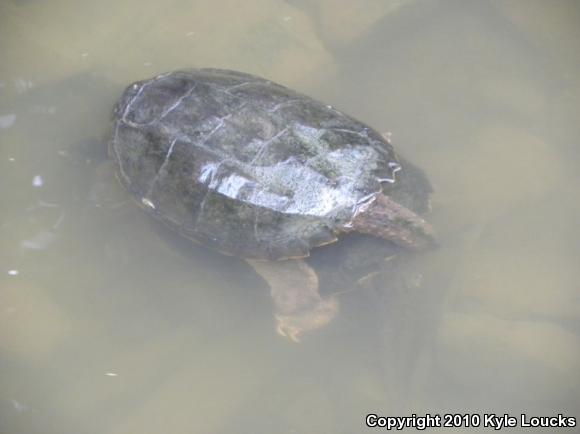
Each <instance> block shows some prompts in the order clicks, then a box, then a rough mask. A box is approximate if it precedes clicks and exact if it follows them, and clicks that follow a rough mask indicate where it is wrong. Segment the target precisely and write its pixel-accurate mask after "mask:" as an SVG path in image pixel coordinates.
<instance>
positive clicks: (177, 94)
mask: <svg viewBox="0 0 580 434" xmlns="http://www.w3.org/2000/svg"><path fill="white" fill-rule="evenodd" d="M113 117H114V126H113V137H112V140H111V142H110V146H109V151H110V154H111V156H112V157H113V158H114V159H115V160H116V162H117V166H118V176H119V178H120V180H121V182H122V183H123V184H124V185H125V186H126V187H127V189H128V190H129V192H130V193H131V194H132V195H133V196H134V197H135V198H136V199H137V200H138V201H139V203H141V204H142V206H143V207H144V208H145V209H146V210H148V211H149V212H150V213H151V214H153V215H154V216H155V217H156V218H158V219H160V220H161V221H163V222H164V223H166V224H167V225H169V226H170V227H171V228H173V229H175V230H177V231H179V232H180V233H182V234H183V235H185V236H187V237H189V238H191V239H194V240H196V241H199V242H201V243H203V244H205V245H207V246H209V247H211V248H214V249H216V250H218V251H220V252H222V253H225V254H230V255H238V256H241V257H245V258H254V259H284V258H290V257H303V256H307V255H308V254H309V251H310V249H311V248H313V247H316V246H319V245H323V244H327V243H330V242H333V241H335V240H336V234H338V233H339V232H341V231H342V230H344V229H345V228H348V226H349V223H350V222H351V221H352V219H353V217H354V216H355V215H356V213H357V210H358V209H359V207H361V205H363V204H365V203H367V202H368V201H370V200H373V198H374V197H375V196H376V195H377V194H378V193H379V192H381V190H382V183H384V182H389V183H392V182H394V179H395V178H394V174H395V172H396V171H397V170H398V169H399V168H400V166H399V163H398V161H397V157H396V155H395V153H394V151H393V148H392V147H391V145H390V144H389V143H388V142H387V141H386V140H385V139H383V137H382V136H381V135H380V134H378V133H377V132H376V131H374V130H373V129H372V128H370V127H369V126H367V125H365V124H363V123H361V122H359V121H357V120H355V119H353V118H352V117H350V116H347V115H345V114H343V113H341V112H340V111H338V110H336V109H335V108H333V107H331V106H329V105H325V104H323V103H321V102H318V101H315V100H314V99H312V98H309V97H307V96H305V95H302V94H300V93H298V92H295V91H293V90H290V89H288V88H286V87H284V86H281V85H278V84H275V83H273V82H271V81H268V80H265V79H263V78H260V77H256V76H253V75H249V74H244V73H240V72H235V71H227V70H217V69H199V70H187V71H177V72H171V73H167V74H163V75H160V76H157V77H155V78H153V79H150V80H146V81H141V82H137V83H134V84H132V85H130V86H129V87H128V88H127V89H126V90H125V92H124V94H123V95H122V97H121V99H120V100H119V102H118V103H117V105H116V107H115V110H114V114H113Z"/></svg>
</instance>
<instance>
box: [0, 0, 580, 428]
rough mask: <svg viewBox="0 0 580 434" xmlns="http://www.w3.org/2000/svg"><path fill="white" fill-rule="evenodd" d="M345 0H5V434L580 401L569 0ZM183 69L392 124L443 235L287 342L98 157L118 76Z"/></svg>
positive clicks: (253, 301)
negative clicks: (272, 85)
mask: <svg viewBox="0 0 580 434" xmlns="http://www.w3.org/2000/svg"><path fill="white" fill-rule="evenodd" d="M339 3H340V4H342V3H344V4H342V5H340V4H338V3H336V2H334V1H330V0H301V1H287V2H286V1H282V0H251V1H247V2H245V3H244V8H243V11H240V9H239V3H238V2H234V1H230V0H220V1H218V2H215V1H214V2H209V1H191V2H185V1H181V0H173V1H171V2H164V3H155V2H134V1H132V0H124V1H117V2H106V3H103V2H99V3H94V2H93V3H91V2H76V3H73V2H69V1H66V0H57V1H53V2H41V1H17V0H7V1H5V2H3V3H2V4H0V53H2V62H1V63H0V95H1V98H0V173H2V177H3V182H2V183H1V184H0V194H1V197H2V204H3V207H2V214H1V215H0V243H1V246H2V249H1V250H0V258H1V261H0V263H1V264H2V268H1V270H0V272H1V275H0V431H2V432H6V433H20V432H22V433H36V432H38V433H41V432H42V433H52V432H55V433H56V432H58V433H69V432H70V433H76V432H95V433H97V432H98V433H103V432H106V433H127V432H142V433H148V432H151V433H154V432H168V431H170V432H212V433H214V432H215V433H230V432H252V433H262V432H263V433H271V432H286V433H321V432H336V433H342V432H344V433H347V432H363V431H364V427H363V424H364V417H365V415H366V414H367V413H369V412H376V413H378V414H382V415H399V416H405V415H410V414H412V413H418V414H421V413H425V412H428V413H435V412H445V411H456V412H462V413H464V412H468V411H478V412H497V413H500V414H503V413H506V412H507V413H511V414H513V415H518V416H519V413H520V412H522V411H523V412H526V413H528V414H529V415H537V416H546V415H551V414H558V413H563V414H565V415H567V416H576V417H578V416H580V408H579V407H580V399H579V398H580V397H579V396H578V392H577V390H578V386H579V381H580V378H579V377H578V372H580V369H579V368H580V337H579V332H580V328H579V324H580V322H579V320H580V302H579V300H580V299H579V296H578V281H579V277H580V276H579V275H578V267H577V266H576V264H575V263H576V262H577V259H576V258H577V257H578V255H579V253H580V252H579V249H578V246H579V245H580V243H578V237H579V233H578V229H577V224H576V222H577V221H578V218H579V217H580V209H579V206H578V200H577V199H575V198H577V197H578V185H579V182H578V181H579V178H578V171H577V170H576V168H577V166H578V164H579V163H580V155H579V154H578V146H577V143H578V139H577V137H578V136H579V133H580V131H579V128H578V123H577V117H578V107H580V92H579V91H578V89H580V83H579V82H578V77H579V76H580V74H579V72H580V62H579V60H580V59H578V56H577V53H578V52H579V49H580V47H579V45H580V42H579V41H580V38H579V37H578V36H579V34H578V33H579V31H578V28H579V27H578V25H577V24H578V22H580V7H578V5H577V3H576V2H574V1H573V0H558V1H556V2H550V3H549V4H548V2H545V1H542V0H531V1H525V2H524V1H523V0H521V1H518V0H511V1H495V0H489V1H486V2H456V1H452V0H442V1H437V2H421V1H418V0H415V1H413V0H407V1H376V0H364V1H361V2H356V3H355V2H339ZM524 3H525V7H524ZM337 4H338V6H337ZM188 66H195V67H201V66H215V67H226V68H231V69H238V70H244V71H247V72H251V73H256V74H260V75H263V76H266V77H268V78H271V79H273V80H276V81H279V82H282V83H284V84H287V85H290V86H292V87H294V88H296V89H298V90H301V91H304V92H306V93H309V94H311V95H313V96H315V97H317V98H319V99H322V100H324V101H326V102H328V103H331V104H333V105H336V106H337V107H339V108H341V109H343V110H344V111H346V112H348V113H351V114H354V115H356V116H357V117H358V118H360V119H364V120H366V121H368V122H369V123H371V124H372V125H373V126H375V127H376V128H377V129H380V130H385V131H387V130H391V131H392V132H393V140H394V142H395V145H396V146H397V148H398V150H399V151H401V153H402V154H404V155H405V156H406V157H407V158H409V159H411V160H412V161H414V162H416V163H417V164H418V165H420V166H421V167H423V168H424V169H425V170H426V171H427V173H428V175H429V176H430V178H431V180H432V183H433V184H434V187H435V190H436V194H435V196H434V201H433V213H432V215H431V218H430V219H431V221H432V222H433V224H434V225H435V226H436V227H437V229H438V232H439V238H440V243H441V247H440V249H439V250H438V251H436V252H434V253H432V254H429V255H426V256H425V257H422V258H406V259H402V258H395V259H396V260H397V261H399V262H398V263H385V265H384V267H383V269H382V270H379V274H378V277H376V276H375V277H376V278H375V279H374V280H373V281H372V282H371V284H368V282H366V284H365V283H364V282H363V284H361V288H360V289H359V290H357V291H349V292H346V293H344V294H342V295H341V296H340V297H341V298H340V301H341V312H340V316H339V319H338V320H337V321H335V322H334V323H333V324H332V325H330V326H329V327H327V328H325V329H323V330H320V331H319V332H317V333H314V334H312V335H310V336H307V337H306V338H304V340H303V342H302V343H301V344H299V345H293V344H289V343H288V342H286V341H284V340H282V339H280V338H279V337H278V336H276V334H275V331H274V328H273V318H272V306H271V301H270V299H269V295H268V291H267V288H266V286H265V283H264V282H263V281H262V280H261V279H260V278H259V277H258V276H257V275H256V274H255V273H254V272H253V271H252V270H251V269H250V268H249V267H248V266H247V265H245V264H244V263H242V262H241V261H239V260H237V259H235V258H226V257H223V256H220V255H218V254H215V253H212V252H208V251H207V250H205V249H203V248H201V247H197V246H191V245H189V243H186V242H184V241H182V240H179V239H177V238H176V237H174V236H172V235H171V234H167V233H166V231H164V230H163V229H162V228H159V227H157V226H155V225H153V224H152V223H151V222H150V221H149V220H147V219H146V218H145V217H144V216H143V215H142V214H141V213H140V212H139V210H137V209H136V207H134V205H133V204H132V203H131V202H129V201H128V199H127V197H126V195H125V194H124V192H123V191H122V190H121V188H120V187H119V186H118V185H117V184H116V183H115V182H114V181H113V180H112V179H111V173H110V170H109V169H108V168H107V165H106V162H105V150H104V143H105V140H106V136H107V132H108V131H107V129H108V126H109V123H108V118H109V113H110V109H111V106H112V104H113V102H114V100H115V99H116V97H117V95H118V94H119V93H120V91H121V89H122V88H123V87H124V85H126V84H127V83H128V82H130V81H133V80H136V79H140V78H145V77H149V76H152V75H154V74H155V73H158V72H161V71H166V70H171V69H175V68H183V67H188ZM112 181H113V182H112ZM329 248H330V247H329ZM393 264H395V265H393ZM401 267H408V270H407V271H406V272H405V273H400V270H401V269H402V268H401ZM392 270H395V271H393V272H391V271H392ZM329 274H330V275H331V274H332V272H329ZM454 432H460V431H458V430H454ZM470 432H477V429H471V430H470Z"/></svg>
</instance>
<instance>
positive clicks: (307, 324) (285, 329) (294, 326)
mask: <svg viewBox="0 0 580 434" xmlns="http://www.w3.org/2000/svg"><path fill="white" fill-rule="evenodd" d="M338 306H339V305H338V300H337V299H336V297H328V298H321V299H320V300H318V302H317V303H315V304H314V305H312V306H309V307H308V308H305V309H304V310H301V311H300V312H296V313H293V314H288V315H281V314H277V315H276V323H277V325H276V331H277V332H278V334H279V335H281V336H284V337H285V338H288V339H290V340H291V341H292V342H295V343H300V339H299V336H301V335H303V334H304V333H306V332H309V331H312V330H316V329H319V328H321V327H324V326H325V325H327V324H328V323H330V322H331V321H332V320H333V319H334V318H335V317H336V315H337V314H338Z"/></svg>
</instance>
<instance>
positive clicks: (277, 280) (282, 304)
mask: <svg viewBox="0 0 580 434" xmlns="http://www.w3.org/2000/svg"><path fill="white" fill-rule="evenodd" d="M247 262H248V263H249V264H250V265H251V266H252V267H253V268H254V270H256V272H257V273H258V274H259V275H260V276H262V278H263V279H264V280H265V281H266V282H267V283H268V285H269V286H270V293H271V295H272V299H273V300H274V305H275V307H276V330H277V331H278V333H279V334H280V335H282V336H285V337H287V338H289V339H291V340H292V341H294V342H299V340H298V337H299V336H300V335H302V334H303V333H305V332H308V331H311V330H316V329H318V328H320V327H323V326H325V325H326V324H328V323H330V321H332V319H333V318H334V317H335V316H336V314H337V313H338V301H337V300H336V298H335V297H328V298H323V297H321V296H320V293H319V292H318V289H319V285H318V276H317V275H316V272H315V271H314V270H313V269H312V268H311V267H310V266H309V265H308V264H306V262H304V261H303V260H302V259H290V260H286V261H277V262H273V261H256V260H251V259H250V260H247Z"/></svg>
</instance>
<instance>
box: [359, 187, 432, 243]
mask: <svg viewBox="0 0 580 434" xmlns="http://www.w3.org/2000/svg"><path fill="white" fill-rule="evenodd" d="M351 225H352V228H351V230H353V231H355V232H359V233H362V234H369V235H374V236H376V237H381V238H384V239H386V240H389V241H392V242H393V243H395V244H398V245H400V246H403V247H408V248H411V249H415V250H423V249H426V248H429V247H433V246H435V245H436V241H435V235H434V232H433V228H432V227H431V225H430V224H429V223H427V222H426V221H425V220H424V219H422V218H421V217H420V216H418V215H417V214H415V213H414V212H413V211H411V210H410V209H408V208H405V207H404V206H402V205H400V204H398V203H397V202H395V201H394V200H393V199H391V198H389V197H388V196H386V195H384V194H378V195H377V197H376V198H375V200H374V201H372V202H371V203H369V204H366V205H364V208H362V209H360V210H359V212H358V214H357V215H356V217H355V218H354V219H353V221H352V224H351Z"/></svg>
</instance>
